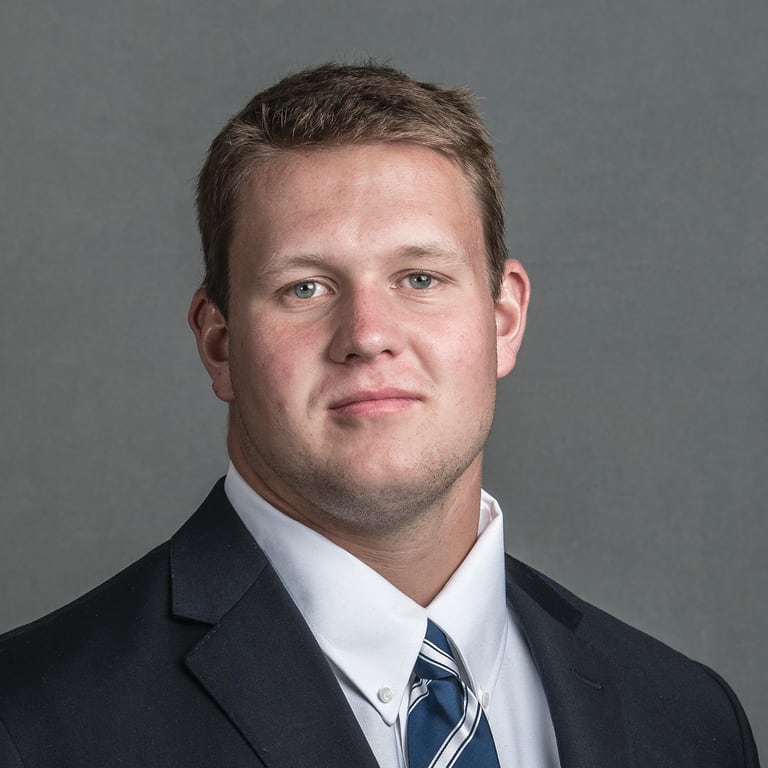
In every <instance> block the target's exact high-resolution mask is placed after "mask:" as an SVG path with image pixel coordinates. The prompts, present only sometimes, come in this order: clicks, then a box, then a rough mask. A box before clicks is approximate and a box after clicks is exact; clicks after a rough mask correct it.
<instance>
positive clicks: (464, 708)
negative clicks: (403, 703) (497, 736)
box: [406, 621, 499, 768]
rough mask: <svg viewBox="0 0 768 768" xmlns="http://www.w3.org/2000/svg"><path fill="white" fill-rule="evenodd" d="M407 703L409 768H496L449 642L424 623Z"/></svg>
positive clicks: (487, 735) (481, 717) (487, 731)
mask: <svg viewBox="0 0 768 768" xmlns="http://www.w3.org/2000/svg"><path fill="white" fill-rule="evenodd" d="M413 674H414V678H415V679H414V681H413V684H412V685H411V695H410V703H409V705H408V726H407V729H406V739H407V743H408V768H499V759H498V757H497V756H496V747H495V746H494V744H493V737H492V736H491V729H490V728H489V726H488V720H487V718H486V717H485V713H484V712H483V708H482V707H481V706H480V702H478V700H477V699H476V698H475V695H474V694H473V693H472V691H471V690H470V689H469V688H468V687H467V686H466V685H465V683H464V681H463V680H462V679H461V674H460V672H459V668H458V665H457V664H456V660H455V659H454V658H453V655H452V654H451V649H450V646H449V645H448V638H447V637H446V636H445V635H444V634H443V632H442V630H440V629H439V628H438V627H437V625H435V624H433V623H432V622H431V621H429V622H427V634H426V637H425V638H424V642H423V643H422V646H421V651H419V657H418V659H417V660H416V665H415V666H414V668H413Z"/></svg>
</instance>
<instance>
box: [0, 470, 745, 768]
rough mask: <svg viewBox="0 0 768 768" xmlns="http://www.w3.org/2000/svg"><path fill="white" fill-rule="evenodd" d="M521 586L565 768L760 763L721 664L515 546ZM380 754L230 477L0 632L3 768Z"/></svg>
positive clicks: (514, 581) (228, 765) (517, 587)
mask: <svg viewBox="0 0 768 768" xmlns="http://www.w3.org/2000/svg"><path fill="white" fill-rule="evenodd" d="M507 595H508V600H509V603H510V605H511V606H512V609H513V610H514V611H515V613H516V615H517V617H518V618H519V620H520V623H521V625H522V627H523V631H524V633H525V635H526V637H527V639H528V642H529V644H530V647H531V651H532V653H533V658H534V660H535V662H536V665H537V667H538V670H539V673H540V674H541V678H542V681H543V684H544V690H545V692H546V696H547V700H548V702H549V707H550V711H551V713H552V719H553V721H554V726H555V733H556V736H557V744H558V749H559V752H560V760H561V764H562V768H624V767H625V766H626V767H627V768H629V767H630V766H631V767H632V768H662V767H665V768H755V767H756V766H758V759H757V754H756V750H755V745H754V741H753V739H752V735H751V733H750V729H749V725H748V723H747V720H746V718H745V716H744V713H743V712H742V709H741V707H740V705H739V703H738V701H737V700H736V697H735V696H734V694H733V693H732V692H731V690H730V689H729V688H728V686H727V685H726V684H725V683H724V682H723V681H722V680H721V679H720V678H719V677H717V675H715V674H714V673H713V672H711V671H710V670H708V669H706V668H705V667H703V666H701V665H700V664H697V663H695V662H693V661H690V660H689V659H687V658H685V657H683V656H681V655H680V654H678V653H676V652H674V651H672V650H670V649H669V648H667V647H666V646H664V645H662V644H661V643H658V642H656V641H655V640H653V639H651V638H649V637H648V636H646V635H644V634H642V633H641V632H638V631H636V630H634V629H631V628H630V627H628V626H626V625H625V624H623V623H621V622H619V621H618V620H616V619H614V618H612V617H610V616H608V615H607V614H605V613H603V612H601V611H599V610H597V609H596V608H594V607H592V606H590V605H587V604H586V603H584V602H582V601H581V600H579V599H578V598H576V597H574V596H573V595H571V594H569V593H568V592H567V591H565V590H564V589H563V588H562V587H560V586H558V585H557V584H555V583H554V582H552V581H550V580H549V579H547V578H545V577H544V576H542V575H540V574H539V573H537V572H535V571H533V570H532V569H530V568H528V567H527V566H525V565H523V564H522V563H520V562H518V561H516V560H513V559H511V558H510V559H508V563H507ZM375 765H376V762H375V759H374V757H373V755H372V754H371V751H370V749H369V747H368V744H367V742H366V740H365V737H364V736H363V734H362V732H361V731H360V729H359V727H358V725H357V722H356V720H355V718H354V715H353V714H352V712H351V710H350V708H349V705H348V704H347V701H346V699H345V697H344V695H343V693H342V692H341V689H340V688H339V686H338V684H337V682H336V680H335V678H334V675H333V673H332V671H331V669H330V667H329V666H328V663H327V661H326V660H325V657H324V656H323V654H322V652H321V651H320V649H319V647H318V646H317V643H316V642H315V640H314V638H313V636H312V634H311V632H310V631H309V629H308V627H307V625H306V624H305V623H304V620H303V619H302V617H301V615H300V614H299V612H298V610H297V609H296V607H295V605H294V604H293V602H292V601H291V599H290V597H289V596H288V593H287V592H286V590H285V588H284V587H283V586H282V584H281V583H280V581H279V579H278V577H277V575H276V573H275V571H274V570H273V569H272V567H271V566H270V565H269V563H268V562H267V560H266V558H265V556H264V555H263V553H262V552H261V550H260V549H259V547H258V546H257V545H256V544H255V543H254V541H253V539H252V538H251V536H250V535H249V533H248V532H247V531H246V529H245V527H244V526H243V525H242V523H241V522H240V519H239V518H238V516H237V514H236V513H235V512H234V510H233V509H232V507H231V506H230V504H229V502H228V501H227V498H226V496H225V494H224V490H223V482H221V481H220V482H219V483H218V484H217V485H216V487H215V488H214V489H213V491H212V492H211V494H210V495H209V497H208V498H207V499H206V500H205V502H204V503H203V504H202V506H201V507H200V509H199V510H198V511H197V512H196V514H195V515H194V516H193V517H192V518H190V520H189V521H188V522H187V523H186V524H185V525H184V526H183V527H182V528H181V530H180V531H179V532H178V533H177V534H176V535H175V536H174V537H173V538H172V539H171V540H170V542H168V543H166V544H163V545H162V546H160V547H158V548H157V549H155V550H154V551H152V552H150V553H149V554H148V555H146V556H145V557H144V558H143V559H141V560H140V561H138V562H137V563H135V564H134V565H132V566H130V567H129V568H127V569H126V570H125V571H123V572H122V573H120V574H118V575H117V576H115V577H114V578H112V579H111V580H109V581H108V582H106V583H105V584H103V585H101V586H100V587H97V588H96V589H94V590H93V591H92V592H89V593H88V594H87V595H85V596H84V597H82V598H80V599H79V600H77V601H75V602H74V603H72V604H71V605H68V606H66V607H65V608H62V609H61V610H59V611H56V612H55V613H53V614H51V615H49V616H46V617H44V618H42V619H40V620H39V621H36V622H34V623H33V624H30V625H28V626H26V627H22V628H20V629H18V630H15V631H13V632H11V633H9V634H7V635H5V636H4V637H2V638H0V768H101V767H102V766H109V767H110V768H112V767H113V766H131V767H134V766H135V767H136V768H139V767H141V768H203V767H204V766H205V767H207V768H211V767H214V766H215V767H216V768H246V767H248V768H255V767H256V766H270V768H301V767H303V766H306V767H307V768H310V767H311V768H325V767H326V766H327V767H329V768H338V767H339V766H341V767H344V766H349V767H350V768H367V767H370V768H373V766H375ZM521 768H528V767H525V766H524V767H521Z"/></svg>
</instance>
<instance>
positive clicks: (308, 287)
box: [293, 280, 317, 299]
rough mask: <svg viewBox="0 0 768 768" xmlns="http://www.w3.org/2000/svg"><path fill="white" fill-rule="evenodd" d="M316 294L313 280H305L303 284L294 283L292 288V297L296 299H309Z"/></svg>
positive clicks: (315, 285) (315, 284)
mask: <svg viewBox="0 0 768 768" xmlns="http://www.w3.org/2000/svg"><path fill="white" fill-rule="evenodd" d="M316 292H317V283H316V282H315V281H314V280H307V281H306V282H305V283H296V285H294V286H293V295H294V296H296V298H297V299H311V298H312V297H313V296H314V295H315V293H316Z"/></svg>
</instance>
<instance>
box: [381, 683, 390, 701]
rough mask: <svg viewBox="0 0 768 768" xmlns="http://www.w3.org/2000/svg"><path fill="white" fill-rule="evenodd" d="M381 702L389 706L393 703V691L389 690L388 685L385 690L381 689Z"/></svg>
mask: <svg viewBox="0 0 768 768" xmlns="http://www.w3.org/2000/svg"><path fill="white" fill-rule="evenodd" d="M379 701H380V702H382V703H383V704H389V702H390V701H392V689H391V688H387V686H386V685H385V686H384V687H383V688H379Z"/></svg>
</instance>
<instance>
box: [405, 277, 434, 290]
mask: <svg viewBox="0 0 768 768" xmlns="http://www.w3.org/2000/svg"><path fill="white" fill-rule="evenodd" d="M433 280H434V278H433V277H432V276H431V275H425V274H415V275H408V285H410V286H411V288H416V290H419V289H423V288H431V287H432V282H433Z"/></svg>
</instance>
